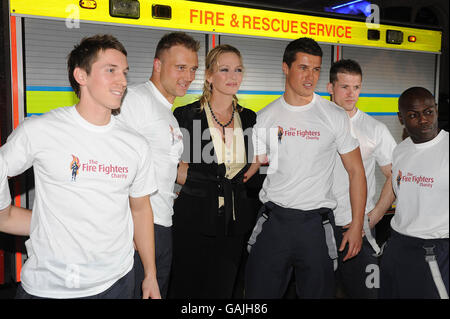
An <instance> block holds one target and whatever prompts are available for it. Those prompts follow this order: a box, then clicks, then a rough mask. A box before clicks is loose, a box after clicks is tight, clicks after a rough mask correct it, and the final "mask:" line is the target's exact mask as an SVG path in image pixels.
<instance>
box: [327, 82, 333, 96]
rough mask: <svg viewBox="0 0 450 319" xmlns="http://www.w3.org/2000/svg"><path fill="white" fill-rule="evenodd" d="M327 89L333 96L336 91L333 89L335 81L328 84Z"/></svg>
mask: <svg viewBox="0 0 450 319" xmlns="http://www.w3.org/2000/svg"><path fill="white" fill-rule="evenodd" d="M327 91H328V93H330V96H333V93H334V91H333V83H331V82H329V83H328V84H327Z"/></svg>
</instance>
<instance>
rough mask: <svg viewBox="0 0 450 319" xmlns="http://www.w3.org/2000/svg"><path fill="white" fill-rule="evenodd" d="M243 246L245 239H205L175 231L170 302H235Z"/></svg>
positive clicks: (217, 237)
mask: <svg viewBox="0 0 450 319" xmlns="http://www.w3.org/2000/svg"><path fill="white" fill-rule="evenodd" d="M243 246H244V236H232V237H225V236H206V235H203V234H200V233H196V232H191V231H189V230H187V229H183V228H177V227H173V263H172V273H171V279H170V285H169V298H171V299H186V298H201V299H211V298H213V299H230V298H232V296H233V291H234V287H235V284H236V279H237V277H238V270H239V265H240V262H241V257H242V252H243Z"/></svg>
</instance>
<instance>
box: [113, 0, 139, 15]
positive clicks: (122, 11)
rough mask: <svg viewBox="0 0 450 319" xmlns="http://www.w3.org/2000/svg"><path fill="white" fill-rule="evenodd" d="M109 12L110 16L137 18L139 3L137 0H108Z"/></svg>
mask: <svg viewBox="0 0 450 319" xmlns="http://www.w3.org/2000/svg"><path fill="white" fill-rule="evenodd" d="M109 14H110V15H111V16H112V17H118V18H131V19H139V16H140V5H139V1H137V0H109Z"/></svg>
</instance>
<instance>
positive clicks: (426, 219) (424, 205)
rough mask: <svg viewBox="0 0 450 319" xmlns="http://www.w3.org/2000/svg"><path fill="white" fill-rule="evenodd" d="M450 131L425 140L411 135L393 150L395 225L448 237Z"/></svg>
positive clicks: (398, 228)
mask: <svg viewBox="0 0 450 319" xmlns="http://www.w3.org/2000/svg"><path fill="white" fill-rule="evenodd" d="M448 148H449V133H448V132H446V131H444V130H441V131H440V132H439V134H438V135H437V136H436V137H435V138H434V139H432V140H431V141H428V142H426V143H421V144H415V143H414V142H413V141H412V140H411V138H410V137H408V138H407V139H405V140H404V141H403V142H401V143H400V144H399V145H398V146H397V147H396V148H395V150H394V155H393V161H392V185H393V187H394V192H395V195H396V196H397V205H396V209H395V214H394V217H393V218H392V220H391V226H392V228H393V229H394V230H395V231H397V232H399V233H401V234H403V235H407V236H412V237H418V238H423V239H435V238H448V235H449V231H448V223H449V196H448V192H449V187H448V182H449V177H448V174H449V167H448V165H449V158H448V153H449V152H448Z"/></svg>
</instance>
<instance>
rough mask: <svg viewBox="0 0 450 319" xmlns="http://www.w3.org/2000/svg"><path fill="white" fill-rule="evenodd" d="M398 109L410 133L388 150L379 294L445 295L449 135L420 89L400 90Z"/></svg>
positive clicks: (430, 98)
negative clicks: (389, 202) (390, 192)
mask: <svg viewBox="0 0 450 319" xmlns="http://www.w3.org/2000/svg"><path fill="white" fill-rule="evenodd" d="M398 111H399V112H398V118H399V120H400V123H401V124H403V125H404V126H405V128H406V131H407V132H408V134H409V137H408V138H406V139H405V140H404V141H403V142H401V143H400V144H399V145H398V146H397V147H396V148H395V150H394V154H393V161H392V185H393V188H394V192H395V195H396V196H397V204H396V209H395V214H394V217H393V218H392V220H391V237H390V238H389V239H388V241H387V245H386V249H385V251H384V254H383V256H382V259H381V267H380V270H381V278H380V298H420V299H424V298H427V299H438V298H441V299H448V291H449V258H448V257H449V256H448V255H449V239H448V238H449V197H448V192H449V152H448V149H449V134H448V132H446V131H444V130H440V129H439V128H438V111H437V107H436V104H435V100H434V97H433V95H432V94H431V93H430V92H429V91H428V90H427V89H425V88H422V87H412V88H409V89H407V90H406V91H405V92H403V93H402V94H401V95H400V98H399V100H398Z"/></svg>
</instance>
